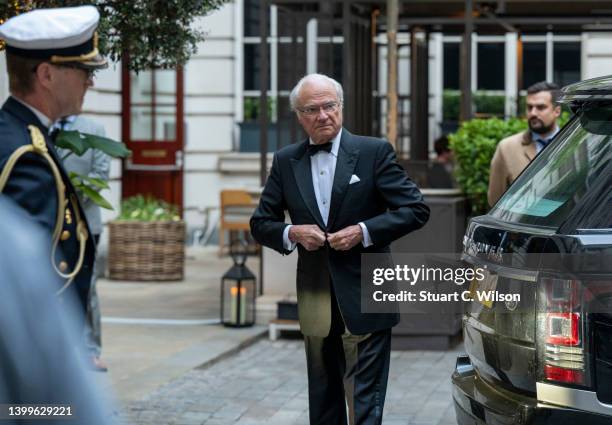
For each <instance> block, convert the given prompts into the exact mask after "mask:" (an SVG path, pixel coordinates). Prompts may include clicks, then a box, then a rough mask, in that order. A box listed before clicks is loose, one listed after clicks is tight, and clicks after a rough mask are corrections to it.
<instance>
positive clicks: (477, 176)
mask: <svg viewBox="0 0 612 425" xmlns="http://www.w3.org/2000/svg"><path fill="white" fill-rule="evenodd" d="M526 128H527V123H526V121H525V120H521V119H516V118H512V119H510V120H507V121H504V120H501V119H499V118H490V119H486V120H482V119H473V120H470V121H465V122H464V123H463V124H461V127H460V128H459V130H458V131H457V132H456V133H454V134H451V135H450V136H449V142H450V148H451V150H452V151H453V153H454V156H455V161H456V164H457V166H456V169H455V174H456V178H457V182H458V183H459V185H460V186H461V188H462V189H463V192H464V193H465V194H466V195H467V197H468V199H469V200H470V203H471V205H472V213H474V214H476V215H479V214H484V213H486V211H487V209H488V204H487V189H488V185H489V169H490V166H491V159H492V158H493V154H494V153H495V147H496V146H497V143H499V141H500V140H502V139H504V138H506V137H508V136H511V135H513V134H516V133H518V132H520V131H523V130H525V129H526Z"/></svg>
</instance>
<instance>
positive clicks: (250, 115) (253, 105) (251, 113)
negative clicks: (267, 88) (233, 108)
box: [243, 97, 276, 121]
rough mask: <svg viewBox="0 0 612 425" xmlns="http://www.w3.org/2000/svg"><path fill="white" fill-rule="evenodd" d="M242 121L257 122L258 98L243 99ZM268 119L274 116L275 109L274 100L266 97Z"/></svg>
mask: <svg viewBox="0 0 612 425" xmlns="http://www.w3.org/2000/svg"><path fill="white" fill-rule="evenodd" d="M243 104H244V109H243V111H244V116H243V121H257V119H258V118H259V97H245V98H244V103H243ZM267 106H268V119H270V117H272V115H273V114H274V110H275V108H276V102H275V99H274V98H272V97H268V105H267Z"/></svg>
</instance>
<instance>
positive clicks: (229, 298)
mask: <svg viewBox="0 0 612 425" xmlns="http://www.w3.org/2000/svg"><path fill="white" fill-rule="evenodd" d="M230 255H231V256H232V259H233V260H234V265H233V266H232V267H231V268H230V269H229V270H228V271H227V272H226V273H225V274H224V275H223V277H222V278H221V323H223V324H224V325H225V326H232V327H243V326H252V325H253V324H254V323H255V291H256V288H257V286H256V285H255V283H256V278H255V275H254V274H253V272H251V271H250V270H249V269H248V268H247V266H245V265H244V263H246V258H247V245H246V243H245V242H243V241H236V242H234V243H233V244H232V245H231V246H230Z"/></svg>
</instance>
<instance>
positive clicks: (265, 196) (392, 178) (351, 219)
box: [250, 74, 429, 425]
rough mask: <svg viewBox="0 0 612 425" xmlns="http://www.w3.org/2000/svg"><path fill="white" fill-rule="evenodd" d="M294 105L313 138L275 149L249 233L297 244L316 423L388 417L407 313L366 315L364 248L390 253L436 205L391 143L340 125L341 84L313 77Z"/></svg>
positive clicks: (337, 424)
mask: <svg viewBox="0 0 612 425" xmlns="http://www.w3.org/2000/svg"><path fill="white" fill-rule="evenodd" d="M290 102H291V107H292V109H293V110H294V111H295V112H296V114H297V118H298V121H299V122H300V124H301V125H302V127H303V128H304V131H305V132H306V133H307V134H308V136H309V137H308V139H306V140H304V141H303V142H301V143H295V144H292V145H290V146H287V147H285V148H283V149H281V150H279V151H278V152H277V153H276V154H275V155H274V160H273V163H272V169H271V170H270V176H269V178H268V181H267V183H266V185H265V187H264V190H263V193H262V195H261V199H260V202H259V205H258V207H257V209H256V211H255V213H254V214H253V217H251V221H250V224H251V231H252V234H253V237H254V238H255V240H257V241H258V242H259V243H261V244H262V245H265V246H268V247H270V248H272V249H275V250H276V251H278V252H280V253H282V254H289V253H291V252H292V250H293V249H295V247H296V246H297V248H298V254H299V256H298V265H297V296H298V313H299V321H300V328H301V331H302V333H303V334H304V339H305V347H306V358H307V365H308V367H307V368H308V394H309V413H310V423H311V424H317V425H323V424H329V425H342V424H346V423H350V424H360V425H362V424H363V425H365V424H368V425H369V424H372V425H374V424H380V423H381V422H382V412H383V405H384V400H385V394H386V387H387V379H388V374H389V362H390V350H391V328H392V327H393V326H395V325H396V324H397V323H398V321H399V315H398V314H397V313H368V314H366V313H363V312H362V310H361V276H360V275H361V255H362V254H367V253H389V251H390V250H389V244H390V243H391V242H392V241H393V240H395V239H397V238H399V237H401V236H404V235H406V234H407V233H409V232H411V231H413V230H416V229H418V228H420V227H422V226H423V225H424V224H425V223H426V222H427V219H428V218H429V208H428V207H427V205H425V203H424V202H423V197H422V196H421V193H420V192H419V190H418V188H417V187H416V186H415V184H414V183H413V182H412V181H411V180H410V179H409V178H408V177H407V176H406V173H405V171H404V170H403V169H402V167H401V166H400V165H399V164H398V163H397V160H396V156H395V152H394V150H393V147H392V146H391V145H390V144H389V143H388V142H386V141H384V140H381V139H377V138H373V137H364V136H357V135H353V134H351V133H350V132H349V131H347V130H346V129H344V128H343V127H342V108H343V90H342V86H341V85H340V84H339V83H338V82H337V81H335V80H333V79H332V78H329V77H327V76H325V75H321V74H310V75H307V76H305V77H304V78H302V79H301V80H300V81H299V82H298V83H297V85H296V86H295V88H294V89H293V90H292V92H291V95H290ZM285 211H288V213H289V216H290V218H291V223H292V224H287V223H285ZM347 407H348V409H347ZM347 410H348V411H347ZM347 413H348V415H347Z"/></svg>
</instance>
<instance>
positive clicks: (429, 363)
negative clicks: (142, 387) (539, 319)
mask: <svg viewBox="0 0 612 425" xmlns="http://www.w3.org/2000/svg"><path fill="white" fill-rule="evenodd" d="M460 351H461V346H459V347H457V348H456V349H454V350H449V351H445V352H440V351H393V352H392V354H391V369H390V377H389V387H388V390H387V401H386V403H385V415H384V420H383V424H384V425H400V424H401V425H407V424H413V425H451V424H453V425H454V424H456V422H455V413H454V410H453V405H452V398H451V384H450V374H451V372H452V370H453V368H454V364H455V358H456V356H457V353H459V352H460ZM120 419H121V422H122V423H125V424H134V425H141V424H142V425H144V424H155V425H165V424H168V425H170V424H173V425H230V424H236V425H262V424H268V425H307V424H308V393H307V383H306V359H305V354H304V345H303V342H302V341H301V340H278V341H274V342H272V341H268V340H260V341H258V342H256V343H255V344H254V345H252V346H250V347H247V348H245V349H243V350H241V351H240V352H238V353H237V354H235V355H233V356H231V357H228V358H225V359H223V360H221V361H219V362H218V363H215V364H213V365H212V366H209V367H207V368H206V369H193V370H191V371H189V372H187V373H186V374H184V375H183V376H181V377H180V378H177V379H175V380H174V381H171V382H169V383H167V384H165V385H164V386H162V387H160V388H158V389H157V390H156V391H154V392H153V393H151V394H149V395H148V396H147V397H145V398H144V399H142V400H140V401H138V402H133V403H131V404H129V405H128V406H127V407H126V408H125V409H124V410H123V412H122V414H121V416H120Z"/></svg>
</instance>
